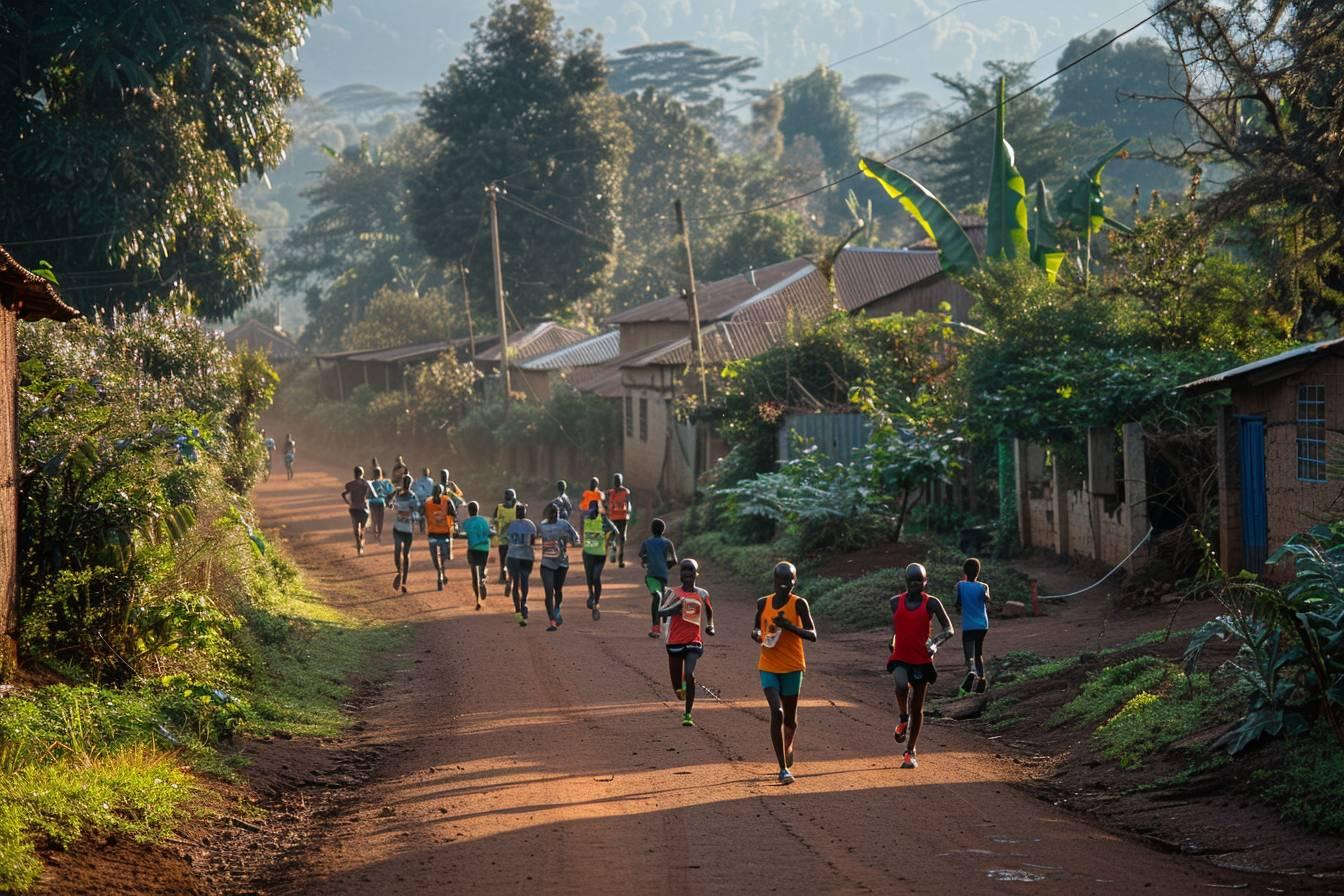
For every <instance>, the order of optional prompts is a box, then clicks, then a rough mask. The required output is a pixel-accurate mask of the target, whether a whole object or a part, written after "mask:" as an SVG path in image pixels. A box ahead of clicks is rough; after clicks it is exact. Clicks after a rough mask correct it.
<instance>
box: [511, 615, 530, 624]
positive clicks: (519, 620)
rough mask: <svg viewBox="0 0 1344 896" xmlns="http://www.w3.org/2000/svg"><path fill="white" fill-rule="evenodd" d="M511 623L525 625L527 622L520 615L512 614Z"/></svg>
mask: <svg viewBox="0 0 1344 896" xmlns="http://www.w3.org/2000/svg"><path fill="white" fill-rule="evenodd" d="M513 621H514V622H516V623H518V624H519V625H527V620H526V619H524V618H523V614H522V613H514V614H513Z"/></svg>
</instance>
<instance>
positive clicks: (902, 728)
mask: <svg viewBox="0 0 1344 896" xmlns="http://www.w3.org/2000/svg"><path fill="white" fill-rule="evenodd" d="M909 728H910V723H909V722H901V723H900V724H898V725H897V726H896V731H895V735H894V736H895V738H896V743H898V744H900V743H905V732H906V731H907V730H908V729H909Z"/></svg>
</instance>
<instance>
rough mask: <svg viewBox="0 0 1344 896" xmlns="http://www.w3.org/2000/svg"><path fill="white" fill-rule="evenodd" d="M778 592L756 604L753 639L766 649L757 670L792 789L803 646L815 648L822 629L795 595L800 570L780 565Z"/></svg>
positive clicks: (782, 779) (782, 776)
mask: <svg viewBox="0 0 1344 896" xmlns="http://www.w3.org/2000/svg"><path fill="white" fill-rule="evenodd" d="M774 578H775V593H774V594H767V595H766V596H765V597H762V598H760V599H759V600H757V601H756V620H755V622H753V623H752V629H751V640H753V641H755V642H756V643H758V644H760V645H761V658H760V661H759V662H757V664H756V668H757V669H758V670H760V673H761V689H762V690H763V691H765V701H766V702H767V703H769V704H770V743H771V744H772V745H773V746H774V748H775V758H776V759H777V760H779V783H781V784H792V783H793V772H792V771H790V769H792V768H793V741H794V737H795V736H796V735H797V734H798V695H799V694H800V693H801V692H802V689H803V671H804V670H805V669H806V668H807V660H806V659H805V658H804V656H803V642H804V641H812V642H813V643H816V640H817V627H816V625H815V624H814V623H813V622H812V609H811V608H810V607H809V606H808V605H807V601H805V600H803V599H802V598H801V597H799V596H798V595H796V594H794V593H793V586H794V584H795V583H796V582H797V581H798V570H797V569H795V568H794V565H793V564H792V563H788V562H783V563H779V564H777V565H776V566H775V574H774Z"/></svg>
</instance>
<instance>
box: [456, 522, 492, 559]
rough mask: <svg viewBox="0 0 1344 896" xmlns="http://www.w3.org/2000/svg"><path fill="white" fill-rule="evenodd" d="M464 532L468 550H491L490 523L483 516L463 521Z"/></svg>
mask: <svg viewBox="0 0 1344 896" xmlns="http://www.w3.org/2000/svg"><path fill="white" fill-rule="evenodd" d="M462 531H463V532H465V533H466V536H467V550H469V551H488V550H490V521H489V520H487V519H486V518H485V517H483V516H479V515H477V516H469V517H467V518H466V519H465V520H463V521H462Z"/></svg>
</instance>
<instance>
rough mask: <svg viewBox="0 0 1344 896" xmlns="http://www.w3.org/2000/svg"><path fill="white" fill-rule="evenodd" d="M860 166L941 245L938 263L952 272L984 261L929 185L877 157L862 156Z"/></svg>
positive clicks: (971, 267)
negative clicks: (981, 260) (880, 160)
mask: <svg viewBox="0 0 1344 896" xmlns="http://www.w3.org/2000/svg"><path fill="white" fill-rule="evenodd" d="M859 170H860V171H862V172H863V173H864V174H866V175H868V176H869V177H871V178H872V179H873V180H875V181H877V182H878V183H879V184H881V185H882V189H884V190H886V191H887V195H888V196H890V197H891V198H892V199H895V200H896V201H897V202H899V203H900V204H901V207H902V208H904V209H905V210H906V211H907V212H909V213H910V216H911V217H912V218H914V219H915V222H916V223H918V224H919V226H920V227H922V228H923V229H924V232H925V233H926V234H928V236H929V239H931V240H933V242H934V245H936V246H937V247H938V263H939V264H940V265H941V266H942V268H943V270H944V271H945V272H946V273H949V274H965V273H969V272H970V271H973V270H975V268H977V267H978V266H979V265H980V257H979V256H978V255H977V254H976V252H975V246H974V245H972V243H971V239H970V237H968V236H966V231H964V230H962V229H961V225H960V224H958V223H957V219H956V218H955V217H954V216H953V214H952V213H951V212H950V211H948V210H947V206H945V205H943V204H942V203H941V202H940V201H938V197H937V196H934V195H933V194H932V193H930V192H929V191H928V189H927V188H926V187H925V186H924V185H923V184H921V183H920V182H919V181H917V180H915V179H914V178H913V177H911V176H910V175H908V174H904V173H902V172H900V171H897V170H896V169H895V168H888V167H887V166H886V165H884V164H882V163H881V162H879V161H877V160H876V159H869V158H863V159H859Z"/></svg>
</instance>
